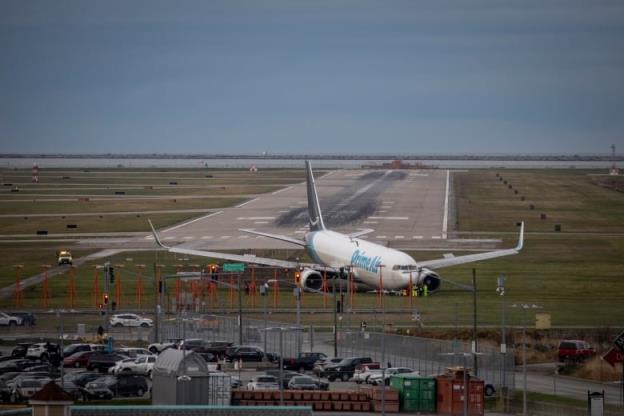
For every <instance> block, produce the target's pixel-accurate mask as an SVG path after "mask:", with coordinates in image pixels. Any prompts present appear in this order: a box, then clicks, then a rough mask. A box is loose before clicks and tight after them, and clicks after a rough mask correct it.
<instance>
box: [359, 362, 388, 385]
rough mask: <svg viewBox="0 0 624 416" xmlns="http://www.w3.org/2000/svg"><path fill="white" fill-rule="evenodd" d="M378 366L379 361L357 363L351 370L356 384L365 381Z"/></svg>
mask: <svg viewBox="0 0 624 416" xmlns="http://www.w3.org/2000/svg"><path fill="white" fill-rule="evenodd" d="M380 368H381V366H380V364H379V363H367V364H358V365H356V366H355V370H354V371H353V381H355V382H356V384H361V383H366V382H367V380H368V378H369V377H370V375H371V374H373V372H372V370H379V369H380Z"/></svg>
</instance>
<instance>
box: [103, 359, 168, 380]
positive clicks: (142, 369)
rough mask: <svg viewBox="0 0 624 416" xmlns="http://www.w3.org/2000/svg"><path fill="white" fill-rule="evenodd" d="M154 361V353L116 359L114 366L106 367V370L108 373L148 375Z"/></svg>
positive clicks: (150, 372)
mask: <svg viewBox="0 0 624 416" xmlns="http://www.w3.org/2000/svg"><path fill="white" fill-rule="evenodd" d="M155 362H156V356H155V355H149V356H148V355H143V356H140V357H137V358H126V359H125V360H121V361H118V362H117V363H116V364H115V365H114V366H112V367H111V368H109V369H108V372H109V373H110V374H121V373H123V372H128V373H130V372H131V373H135V374H141V375H144V376H148V377H149V376H151V374H152V369H153V368H154V363H155Z"/></svg>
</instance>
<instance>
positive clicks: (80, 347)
mask: <svg viewBox="0 0 624 416" xmlns="http://www.w3.org/2000/svg"><path fill="white" fill-rule="evenodd" d="M92 350H93V348H91V344H71V345H68V346H66V347H65V348H63V358H65V357H69V356H70V355H72V354H75V353H77V352H80V351H92Z"/></svg>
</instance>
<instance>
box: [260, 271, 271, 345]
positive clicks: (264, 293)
mask: <svg viewBox="0 0 624 416" xmlns="http://www.w3.org/2000/svg"><path fill="white" fill-rule="evenodd" d="M260 296H262V300H263V302H262V303H263V308H264V352H265V353H266V350H267V336H266V329H267V297H268V296H269V283H268V282H265V283H264V284H263V285H262V286H260Z"/></svg>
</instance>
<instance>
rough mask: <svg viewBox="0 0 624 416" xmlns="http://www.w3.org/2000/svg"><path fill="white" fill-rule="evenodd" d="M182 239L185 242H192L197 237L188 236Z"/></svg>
mask: <svg viewBox="0 0 624 416" xmlns="http://www.w3.org/2000/svg"><path fill="white" fill-rule="evenodd" d="M182 238H183V239H184V240H192V239H194V238H195V237H193V236H190V235H187V236H184V237H182Z"/></svg>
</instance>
